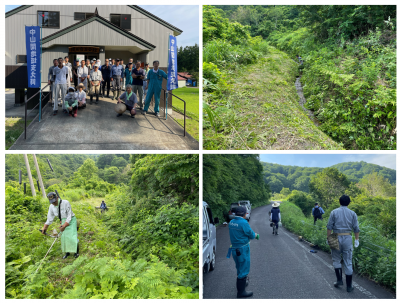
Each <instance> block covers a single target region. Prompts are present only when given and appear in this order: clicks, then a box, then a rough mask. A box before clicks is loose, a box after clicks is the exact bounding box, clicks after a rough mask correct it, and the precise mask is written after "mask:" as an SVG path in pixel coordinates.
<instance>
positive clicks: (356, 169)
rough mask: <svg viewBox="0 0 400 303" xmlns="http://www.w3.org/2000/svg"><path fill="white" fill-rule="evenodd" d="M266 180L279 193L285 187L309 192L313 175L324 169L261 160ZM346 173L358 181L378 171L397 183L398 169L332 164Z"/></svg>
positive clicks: (349, 163) (378, 173)
mask: <svg viewBox="0 0 400 303" xmlns="http://www.w3.org/2000/svg"><path fill="white" fill-rule="evenodd" d="M261 164H262V166H263V175H264V181H265V182H266V183H268V185H269V187H270V189H271V191H272V192H273V193H279V192H281V190H282V189H283V188H288V189H290V190H300V191H303V192H307V193H308V192H309V183H310V180H311V178H312V176H314V175H316V174H317V173H319V172H321V171H323V168H322V167H301V166H289V165H280V164H276V163H267V162H261ZM332 167H333V168H337V169H338V170H339V172H341V173H343V174H344V175H346V177H347V179H348V180H349V181H350V182H355V183H358V182H360V181H361V180H362V179H363V178H364V177H366V176H367V175H370V174H373V173H377V176H378V177H381V178H383V179H387V180H388V182H389V184H390V185H391V186H393V189H392V190H394V186H395V185H396V170H394V169H390V168H387V167H383V166H379V165H376V164H372V163H367V162H364V161H360V162H343V163H339V164H335V165H333V166H332Z"/></svg>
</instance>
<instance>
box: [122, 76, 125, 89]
mask: <svg viewBox="0 0 400 303" xmlns="http://www.w3.org/2000/svg"><path fill="white" fill-rule="evenodd" d="M121 86H122V89H123V90H125V79H124V78H122V79H121Z"/></svg>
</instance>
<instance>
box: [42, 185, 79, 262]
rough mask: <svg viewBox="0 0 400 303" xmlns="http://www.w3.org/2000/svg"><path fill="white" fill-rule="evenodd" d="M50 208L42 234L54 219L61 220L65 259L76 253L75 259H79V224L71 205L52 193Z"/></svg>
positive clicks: (49, 197)
mask: <svg viewBox="0 0 400 303" xmlns="http://www.w3.org/2000/svg"><path fill="white" fill-rule="evenodd" d="M47 198H48V199H49V202H50V206H49V212H48V213H47V221H46V223H45V224H44V226H43V229H42V233H43V234H45V233H46V230H47V229H48V228H49V226H50V225H51V224H52V223H53V221H54V219H57V217H58V219H59V220H60V224H62V225H61V226H60V231H61V232H62V235H61V249H62V251H63V252H64V253H65V255H64V257H63V259H65V258H68V256H69V255H70V253H74V257H75V258H78V257H79V244H78V222H77V219H76V217H75V215H74V213H73V212H72V209H71V204H70V203H69V202H68V201H67V200H61V199H60V198H59V197H58V196H57V194H56V193H54V192H51V193H49V194H48V195H47Z"/></svg>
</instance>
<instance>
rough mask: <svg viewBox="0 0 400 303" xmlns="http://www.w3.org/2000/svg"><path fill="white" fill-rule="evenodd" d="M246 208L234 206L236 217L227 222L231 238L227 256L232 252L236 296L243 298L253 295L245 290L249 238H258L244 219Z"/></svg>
mask: <svg viewBox="0 0 400 303" xmlns="http://www.w3.org/2000/svg"><path fill="white" fill-rule="evenodd" d="M246 213H247V210H246V208H245V207H243V206H239V207H236V209H235V215H236V217H235V218H234V219H233V220H232V221H231V222H229V237H230V239H231V244H232V245H231V247H230V248H229V253H228V257H230V254H231V253H232V256H233V260H234V261H235V264H236V270H237V279H236V288H237V297H238V298H245V297H251V296H252V295H253V292H252V291H246V286H247V285H246V284H247V282H248V278H247V276H248V274H249V271H250V240H251V239H254V238H256V237H257V238H258V235H257V234H256V233H255V232H254V231H253V230H252V229H251V227H250V225H249V223H248V222H247V220H246V219H245V217H246Z"/></svg>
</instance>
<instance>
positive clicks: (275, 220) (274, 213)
mask: <svg viewBox="0 0 400 303" xmlns="http://www.w3.org/2000/svg"><path fill="white" fill-rule="evenodd" d="M269 220H270V221H271V222H272V223H271V224H275V226H276V235H278V227H279V225H278V224H279V222H281V210H280V209H279V203H278V202H274V204H272V209H271V214H270V216H269ZM272 226H273V225H272ZM272 234H274V232H273V231H272Z"/></svg>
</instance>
